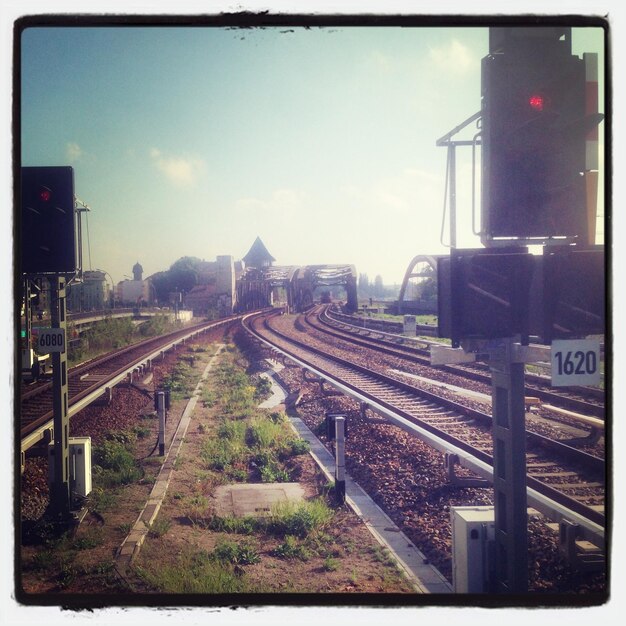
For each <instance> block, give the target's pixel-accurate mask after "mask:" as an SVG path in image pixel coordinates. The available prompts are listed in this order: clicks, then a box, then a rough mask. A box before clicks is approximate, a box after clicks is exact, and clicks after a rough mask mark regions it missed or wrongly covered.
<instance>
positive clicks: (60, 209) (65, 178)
mask: <svg viewBox="0 0 626 626" xmlns="http://www.w3.org/2000/svg"><path fill="white" fill-rule="evenodd" d="M20 189H21V195H20V205H21V221H20V228H21V242H22V258H21V272H22V275H23V276H24V277H25V279H26V280H25V282H26V283H28V280H29V278H31V277H34V276H42V277H45V278H47V279H48V282H49V284H50V314H51V321H52V327H51V328H50V329H40V332H39V345H40V346H41V347H43V348H44V349H45V351H46V352H49V353H51V354H52V367H53V427H54V454H53V459H51V463H52V464H53V475H54V479H53V481H52V483H51V489H50V506H49V510H50V512H51V513H52V515H53V516H54V517H55V518H57V519H58V520H59V521H69V520H70V519H71V512H70V511H71V504H72V503H71V489H70V487H71V486H70V460H69V457H70V454H69V437H70V432H69V414H68V378H67V351H66V341H65V338H66V334H67V333H66V331H67V323H66V290H65V289H66V284H67V279H68V277H70V276H74V275H75V274H76V272H77V270H78V269H79V268H78V267H77V263H76V211H75V196H74V170H73V169H72V168H71V167H69V166H60V167H56V166H55V167H23V168H21V187H20ZM26 296H27V297H28V290H26ZM25 313H26V315H27V316H28V315H29V311H28V306H26V310H25ZM29 323H30V322H29V320H27V335H28V336H27V341H28V343H30V340H31V337H30V333H29V332H28V331H29V330H30V327H29V326H28V325H29ZM50 469H52V468H50Z"/></svg>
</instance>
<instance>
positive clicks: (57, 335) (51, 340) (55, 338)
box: [37, 328, 65, 354]
mask: <svg viewBox="0 0 626 626" xmlns="http://www.w3.org/2000/svg"><path fill="white" fill-rule="evenodd" d="M37 351H38V352H39V354H48V353H49V352H65V331H64V330H63V329H62V328H40V329H39V339H38V341H37Z"/></svg>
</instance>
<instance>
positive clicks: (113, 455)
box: [92, 434, 142, 487]
mask: <svg viewBox="0 0 626 626" xmlns="http://www.w3.org/2000/svg"><path fill="white" fill-rule="evenodd" d="M132 442H133V443H131V440H129V438H128V436H127V434H123V435H118V436H116V437H115V438H111V439H105V440H104V441H103V442H102V443H101V444H100V445H98V446H96V447H95V448H94V451H93V467H92V472H93V476H94V482H95V483H96V485H97V487H115V486H117V485H127V484H129V483H132V482H135V481H136V480H139V479H140V478H141V477H142V471H141V469H140V468H139V467H138V466H137V464H136V462H135V458H134V456H133V453H132V448H133V445H134V437H133V438H132Z"/></svg>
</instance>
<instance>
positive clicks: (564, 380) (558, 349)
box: [552, 339, 601, 387]
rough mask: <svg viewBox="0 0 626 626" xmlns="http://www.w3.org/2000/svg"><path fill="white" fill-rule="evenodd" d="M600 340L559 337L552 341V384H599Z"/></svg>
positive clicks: (566, 385) (557, 385) (563, 385)
mask: <svg viewBox="0 0 626 626" xmlns="http://www.w3.org/2000/svg"><path fill="white" fill-rule="evenodd" d="M600 381H601V376H600V340H598V339H560V340H555V341H553V342H552V386H553V387H569V386H571V385H599V384H600Z"/></svg>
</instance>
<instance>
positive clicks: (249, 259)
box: [243, 237, 276, 268]
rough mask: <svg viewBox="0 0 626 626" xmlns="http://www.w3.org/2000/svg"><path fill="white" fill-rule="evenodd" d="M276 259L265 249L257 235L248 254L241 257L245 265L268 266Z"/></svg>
mask: <svg viewBox="0 0 626 626" xmlns="http://www.w3.org/2000/svg"><path fill="white" fill-rule="evenodd" d="M275 260H276V259H275V258H274V257H273V256H272V255H271V254H270V253H269V252H268V251H267V248H266V247H265V244H264V243H263V242H262V241H261V238H260V237H257V238H256V239H255V240H254V243H253V244H252V247H251V248H250V250H248V254H246V256H244V257H243V261H244V262H245V264H246V267H256V268H261V267H269V266H270V265H271V264H272V262H273V261H275Z"/></svg>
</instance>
